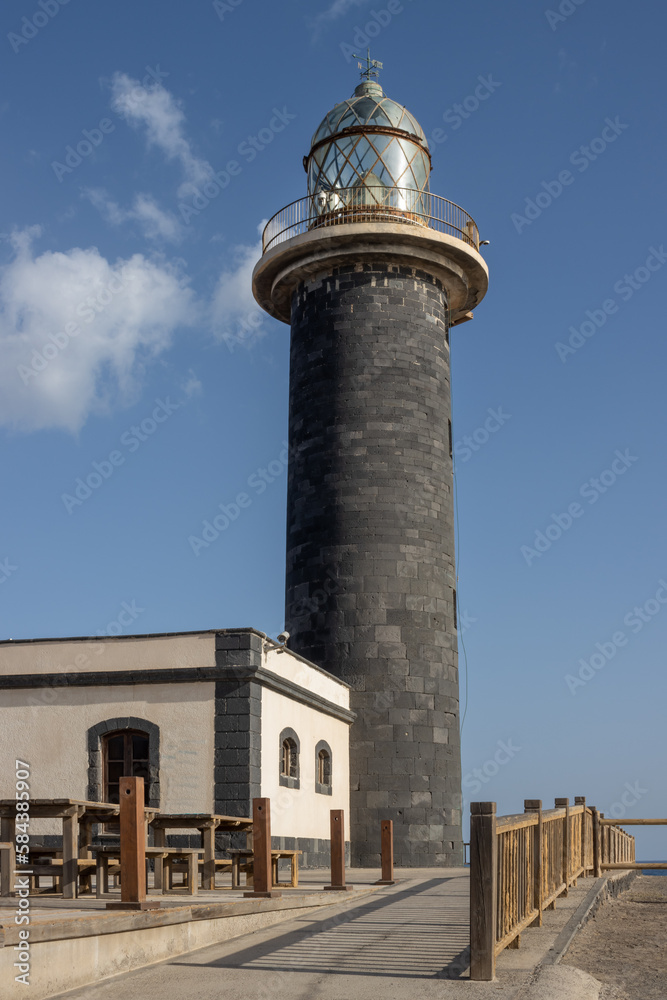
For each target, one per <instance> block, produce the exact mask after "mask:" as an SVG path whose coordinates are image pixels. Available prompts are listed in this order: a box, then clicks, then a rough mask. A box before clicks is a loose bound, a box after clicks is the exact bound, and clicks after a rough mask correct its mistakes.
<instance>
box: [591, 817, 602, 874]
mask: <svg viewBox="0 0 667 1000" xmlns="http://www.w3.org/2000/svg"><path fill="white" fill-rule="evenodd" d="M601 865H602V836H601V828H600V813H599V812H598V811H597V809H595V808H593V875H594V877H595V878H600V876H601V875H602V868H601Z"/></svg>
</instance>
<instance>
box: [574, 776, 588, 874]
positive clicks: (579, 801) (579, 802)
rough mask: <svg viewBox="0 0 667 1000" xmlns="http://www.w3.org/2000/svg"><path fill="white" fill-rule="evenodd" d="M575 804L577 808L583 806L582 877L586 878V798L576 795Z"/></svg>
mask: <svg viewBox="0 0 667 1000" xmlns="http://www.w3.org/2000/svg"><path fill="white" fill-rule="evenodd" d="M574 804H575V806H583V810H582V813H581V867H582V868H583V872H582V873H581V876H582V878H586V874H587V873H586V796H585V795H575V797H574Z"/></svg>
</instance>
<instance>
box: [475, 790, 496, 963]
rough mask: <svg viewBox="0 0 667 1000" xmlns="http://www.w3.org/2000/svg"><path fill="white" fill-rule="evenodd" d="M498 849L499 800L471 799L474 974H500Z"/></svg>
mask: <svg viewBox="0 0 667 1000" xmlns="http://www.w3.org/2000/svg"><path fill="white" fill-rule="evenodd" d="M497 898H498V852H497V838H496V803H495V802H471V803H470V978H471V979H473V980H482V981H488V980H491V979H494V977H495V974H496V919H497Z"/></svg>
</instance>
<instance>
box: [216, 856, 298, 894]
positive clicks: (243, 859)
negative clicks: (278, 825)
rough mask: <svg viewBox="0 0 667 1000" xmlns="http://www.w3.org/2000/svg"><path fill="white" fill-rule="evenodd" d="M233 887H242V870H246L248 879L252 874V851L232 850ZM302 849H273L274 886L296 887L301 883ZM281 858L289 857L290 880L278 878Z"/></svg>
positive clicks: (272, 879) (272, 875) (272, 870)
mask: <svg viewBox="0 0 667 1000" xmlns="http://www.w3.org/2000/svg"><path fill="white" fill-rule="evenodd" d="M229 853H230V854H231V856H232V888H233V889H240V887H241V870H243V871H245V873H246V879H248V876H249V875H251V874H252V867H253V853H252V851H244V850H232V851H230V852H229ZM300 854H301V851H280V850H276V851H271V882H272V884H273V885H274V886H277V885H289V886H291V888H293V889H295V888H296V887H297V886H298V884H299V855H300ZM281 858H288V859H289V862H290V880H289V882H280V881H279V880H278V862H279V861H280V859H281Z"/></svg>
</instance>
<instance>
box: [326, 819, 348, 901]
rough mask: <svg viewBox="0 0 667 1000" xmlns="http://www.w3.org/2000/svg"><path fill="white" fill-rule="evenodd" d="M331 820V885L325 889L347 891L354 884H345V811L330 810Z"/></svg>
mask: <svg viewBox="0 0 667 1000" xmlns="http://www.w3.org/2000/svg"><path fill="white" fill-rule="evenodd" d="M329 815H330V821H331V885H325V886H324V888H325V889H332V890H334V891H335V892H347V891H349V890H350V889H353V888H354V886H351V885H345V812H344V810H343V809H332V810H331V811H330V814H329Z"/></svg>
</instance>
